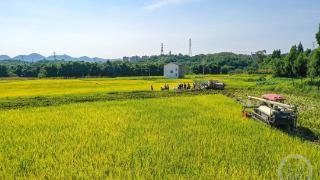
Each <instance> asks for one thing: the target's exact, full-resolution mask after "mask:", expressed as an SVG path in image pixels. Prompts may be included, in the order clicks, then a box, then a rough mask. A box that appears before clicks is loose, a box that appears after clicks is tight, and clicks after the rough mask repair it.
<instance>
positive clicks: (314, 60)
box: [308, 48, 320, 79]
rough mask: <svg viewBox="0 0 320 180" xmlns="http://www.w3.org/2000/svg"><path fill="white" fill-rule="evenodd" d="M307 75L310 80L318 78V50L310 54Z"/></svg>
mask: <svg viewBox="0 0 320 180" xmlns="http://www.w3.org/2000/svg"><path fill="white" fill-rule="evenodd" d="M308 75H309V77H311V79H314V78H315V77H317V76H320V48H318V49H316V50H314V52H313V53H312V56H311V59H310V63H309V67H308Z"/></svg>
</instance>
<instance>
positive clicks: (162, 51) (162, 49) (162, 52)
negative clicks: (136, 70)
mask: <svg viewBox="0 0 320 180" xmlns="http://www.w3.org/2000/svg"><path fill="white" fill-rule="evenodd" d="M161 55H164V48H163V43H161Z"/></svg>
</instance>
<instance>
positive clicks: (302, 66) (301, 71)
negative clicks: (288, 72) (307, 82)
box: [294, 53, 308, 79]
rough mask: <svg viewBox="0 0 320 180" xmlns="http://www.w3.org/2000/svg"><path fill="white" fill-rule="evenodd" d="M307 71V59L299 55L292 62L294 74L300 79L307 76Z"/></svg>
mask: <svg viewBox="0 0 320 180" xmlns="http://www.w3.org/2000/svg"><path fill="white" fill-rule="evenodd" d="M307 71H308V67H307V58H306V57H305V56H304V54H303V53H300V54H299V55H298V57H297V58H296V59H295V61H294V74H296V75H297V76H298V77H300V78H301V79H302V78H303V77H306V76H307Z"/></svg>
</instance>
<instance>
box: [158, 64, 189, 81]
mask: <svg viewBox="0 0 320 180" xmlns="http://www.w3.org/2000/svg"><path fill="white" fill-rule="evenodd" d="M163 72H164V76H165V77H167V78H183V77H184V67H183V66H182V65H180V64H177V63H169V64H167V65H165V66H164V70H163Z"/></svg>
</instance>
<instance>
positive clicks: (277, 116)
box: [243, 94, 297, 130]
mask: <svg viewBox="0 0 320 180" xmlns="http://www.w3.org/2000/svg"><path fill="white" fill-rule="evenodd" d="M248 99H249V100H250V101H256V102H258V105H254V106H247V105H246V106H243V115H244V116H245V117H248V118H252V119H255V120H259V121H263V122H265V123H267V124H269V125H271V126H274V127H279V128H288V129H289V130H292V129H295V128H296V124H297V107H296V106H293V105H289V104H284V101H285V100H286V98H284V97H283V96H281V95H277V94H266V95H263V96H262V98H258V97H252V96H249V97H248ZM247 109H250V110H249V111H247Z"/></svg>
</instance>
